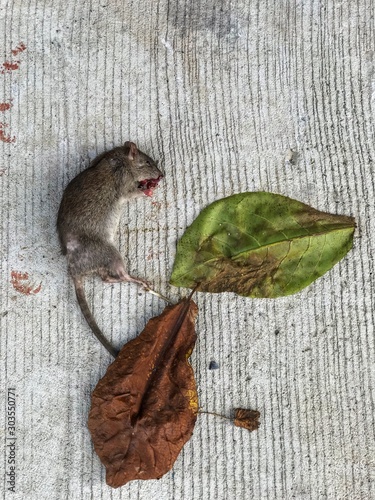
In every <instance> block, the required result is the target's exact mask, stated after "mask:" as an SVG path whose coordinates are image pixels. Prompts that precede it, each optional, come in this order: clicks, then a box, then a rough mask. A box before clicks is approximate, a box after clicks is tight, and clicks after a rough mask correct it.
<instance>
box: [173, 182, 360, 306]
mask: <svg viewBox="0 0 375 500" xmlns="http://www.w3.org/2000/svg"><path fill="white" fill-rule="evenodd" d="M354 229H355V222H354V218H353V217H347V216H344V215H331V214H327V213H325V212H319V211H318V210H315V209H314V208H311V207H309V206H308V205H305V204H304V203H301V202H299V201H297V200H292V199H291V198H287V197H285V196H281V195H278V194H272V193H265V192H257V193H242V194H236V195H233V196H229V197H228V198H223V199H221V200H218V201H215V202H214V203H212V204H211V205H209V206H208V207H206V208H205V209H204V210H203V211H202V212H201V213H200V215H199V216H198V217H197V218H196V219H195V221H194V222H193V224H192V225H191V226H190V227H189V228H188V229H187V230H186V231H185V234H184V235H183V236H182V238H181V240H180V241H179V243H178V246H177V255H176V259H175V262H174V266H173V271H172V277H171V281H170V282H171V284H172V285H175V286H183V287H189V288H193V287H195V286H196V285H198V288H197V290H199V291H205V292H235V293H237V294H239V295H244V296H246V297H281V296H283V295H290V294H292V293H296V292H298V291H300V290H302V289H303V288H304V287H306V286H308V285H309V284H310V283H312V282H313V281H314V280H316V279H317V278H319V277H320V276H322V275H323V274H324V273H325V272H327V271H328V270H329V269H331V267H332V266H334V265H335V264H336V262H338V261H339V260H340V259H342V258H343V257H344V255H345V254H346V253H347V252H348V251H349V250H350V249H351V247H352V244H353V233H354Z"/></svg>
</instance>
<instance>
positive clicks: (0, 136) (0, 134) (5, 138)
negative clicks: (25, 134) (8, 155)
mask: <svg viewBox="0 0 375 500" xmlns="http://www.w3.org/2000/svg"><path fill="white" fill-rule="evenodd" d="M7 126H8V125H7V124H6V123H0V141H2V142H7V143H11V142H16V138H15V137H14V136H13V137H11V136H10V135H7V134H6V133H5V131H4V128H6V127H7Z"/></svg>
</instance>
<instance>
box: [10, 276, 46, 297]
mask: <svg viewBox="0 0 375 500" xmlns="http://www.w3.org/2000/svg"><path fill="white" fill-rule="evenodd" d="M10 276H11V281H10V282H11V283H12V285H13V288H14V289H15V290H17V292H20V293H22V294H23V295H35V294H37V293H39V292H40V290H41V289H42V284H41V283H40V284H39V285H38V286H36V287H35V286H34V285H33V284H32V283H31V282H30V276H29V273H21V272H20V271H12V272H11V273H10Z"/></svg>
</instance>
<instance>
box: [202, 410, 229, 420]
mask: <svg viewBox="0 0 375 500" xmlns="http://www.w3.org/2000/svg"><path fill="white" fill-rule="evenodd" d="M198 413H199V414H206V415H213V416H214V417H220V418H225V420H230V421H232V420H233V418H231V417H226V416H225V415H221V414H220V413H215V412H214V411H205V410H199V411H198Z"/></svg>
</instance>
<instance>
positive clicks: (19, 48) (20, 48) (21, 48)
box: [12, 42, 26, 56]
mask: <svg viewBox="0 0 375 500" xmlns="http://www.w3.org/2000/svg"><path fill="white" fill-rule="evenodd" d="M24 50H26V45H25V44H24V43H23V42H20V43H19V44H18V45H17V47H16V48H15V49H12V54H13V55H14V56H16V55H17V54H19V53H20V52H23V51H24Z"/></svg>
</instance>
